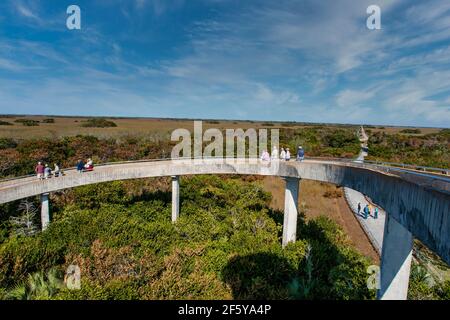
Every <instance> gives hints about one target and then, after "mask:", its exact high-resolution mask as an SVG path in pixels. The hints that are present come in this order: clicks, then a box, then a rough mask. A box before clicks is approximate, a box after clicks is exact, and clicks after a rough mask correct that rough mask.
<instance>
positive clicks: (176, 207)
mask: <svg viewBox="0 0 450 320" xmlns="http://www.w3.org/2000/svg"><path fill="white" fill-rule="evenodd" d="M179 215H180V177H179V176H172V222H175V221H177V219H178V216H179Z"/></svg>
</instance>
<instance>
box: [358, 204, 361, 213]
mask: <svg viewBox="0 0 450 320" xmlns="http://www.w3.org/2000/svg"><path fill="white" fill-rule="evenodd" d="M360 212H361V202H358V214H359V213H360Z"/></svg>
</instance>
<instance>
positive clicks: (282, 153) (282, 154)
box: [280, 148, 286, 161]
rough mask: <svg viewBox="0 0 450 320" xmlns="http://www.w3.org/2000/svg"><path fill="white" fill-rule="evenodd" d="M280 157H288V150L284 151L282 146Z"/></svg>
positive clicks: (283, 158)
mask: <svg viewBox="0 0 450 320" xmlns="http://www.w3.org/2000/svg"><path fill="white" fill-rule="evenodd" d="M280 159H281V160H283V161H284V160H285V159H286V151H284V148H281V152H280Z"/></svg>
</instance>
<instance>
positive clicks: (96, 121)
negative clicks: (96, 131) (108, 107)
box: [81, 118, 117, 128]
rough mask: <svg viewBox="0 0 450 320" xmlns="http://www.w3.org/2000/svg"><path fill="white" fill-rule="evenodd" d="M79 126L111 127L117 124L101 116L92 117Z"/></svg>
mask: <svg viewBox="0 0 450 320" xmlns="http://www.w3.org/2000/svg"><path fill="white" fill-rule="evenodd" d="M81 126H82V127H86V128H112V127H117V124H116V123H114V122H112V121H110V120H106V119H102V118H92V119H89V120H86V121H85V122H84V123H83V124H82V125H81Z"/></svg>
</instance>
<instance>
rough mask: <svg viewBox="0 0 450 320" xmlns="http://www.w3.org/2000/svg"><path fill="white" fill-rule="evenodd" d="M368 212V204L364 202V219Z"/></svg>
mask: <svg viewBox="0 0 450 320" xmlns="http://www.w3.org/2000/svg"><path fill="white" fill-rule="evenodd" d="M369 213H370V212H369V206H368V205H367V204H366V206H365V207H364V219H367V217H368V216H369Z"/></svg>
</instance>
